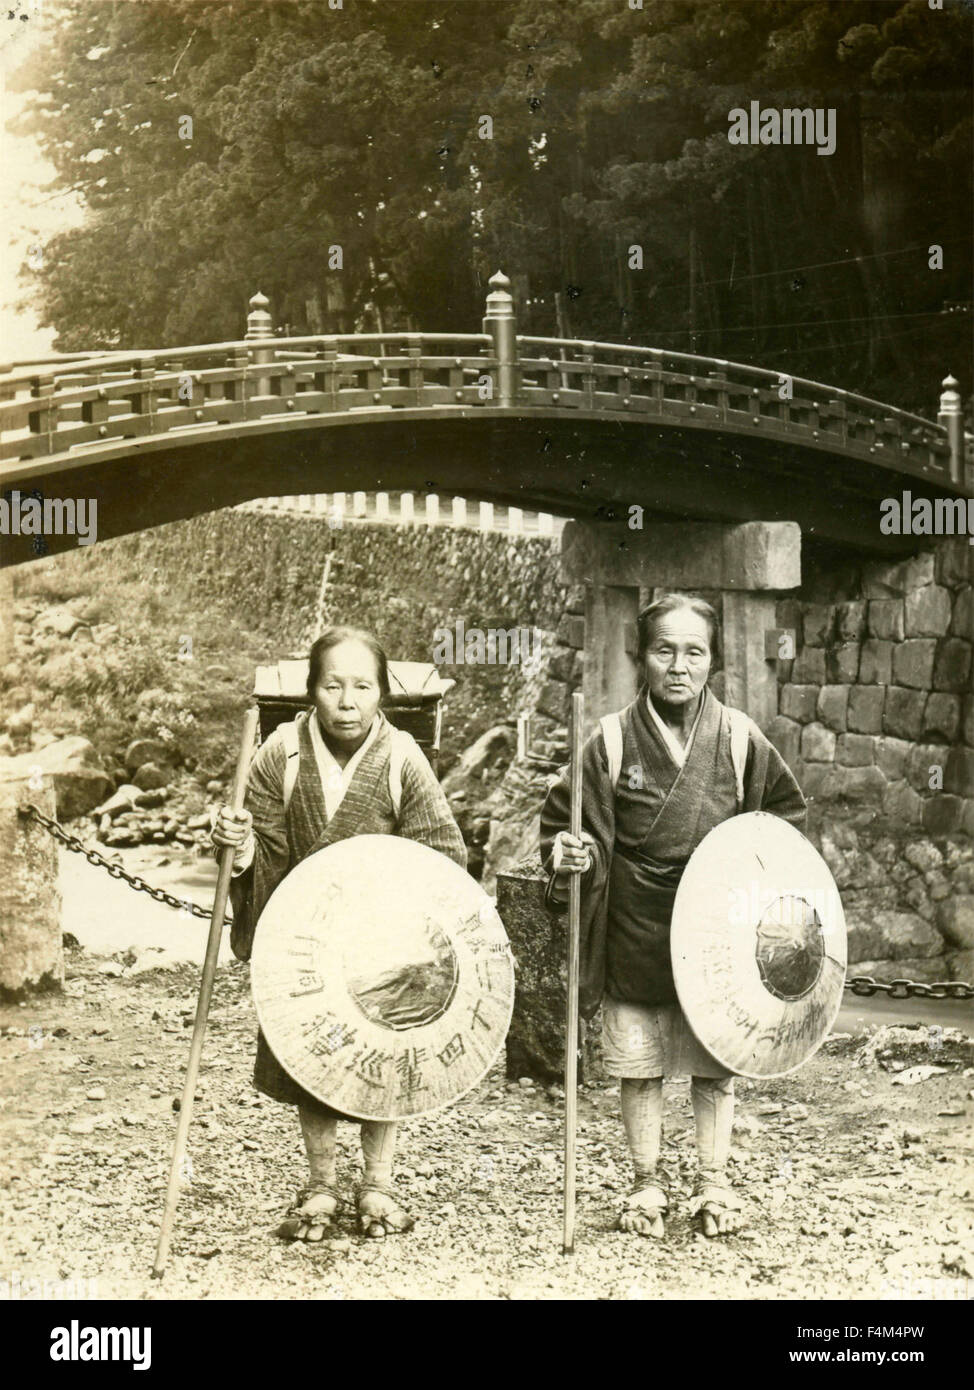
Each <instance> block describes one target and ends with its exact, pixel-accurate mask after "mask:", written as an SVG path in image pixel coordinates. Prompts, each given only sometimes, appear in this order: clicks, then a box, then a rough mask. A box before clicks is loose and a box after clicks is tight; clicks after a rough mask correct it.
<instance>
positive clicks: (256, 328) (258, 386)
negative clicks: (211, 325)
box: [244, 290, 274, 396]
mask: <svg viewBox="0 0 974 1390" xmlns="http://www.w3.org/2000/svg"><path fill="white" fill-rule="evenodd" d="M270 308H271V302H270V300H269V299H268V298H267V295H266V294H261V292H260V290H258V291H257V293H256V294H255V295H252V296H251V300H250V313H249V314H248V315H247V332H246V333H245V334H244V337H245V338H246V339H247V340H248V341H249V342H253V341H254V340H255V339H262V338H271V337H273V335H274V320H273V319H272V318H271V314H270ZM250 355H251V357H252V358H253V360H254V362H255V363H259V362H273V360H274V349H273V348H254V349H253V350H252V352H251V354H250ZM270 394H271V382H270V377H266V376H259V377H257V379H256V380H255V382H254V395H255V396H269V395H270Z"/></svg>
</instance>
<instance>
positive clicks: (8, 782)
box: [0, 764, 64, 999]
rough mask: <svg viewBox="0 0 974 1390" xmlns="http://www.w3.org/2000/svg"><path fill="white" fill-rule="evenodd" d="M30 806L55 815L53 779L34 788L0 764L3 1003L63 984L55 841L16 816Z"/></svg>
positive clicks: (0, 966) (0, 995) (0, 990)
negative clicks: (25, 804)
mask: <svg viewBox="0 0 974 1390" xmlns="http://www.w3.org/2000/svg"><path fill="white" fill-rule="evenodd" d="M38 780H41V779H38ZM26 801H32V802H33V803H34V804H35V805H36V806H37V807H38V809H39V810H41V811H43V812H44V814H45V815H48V816H54V814H55V803H54V787H53V785H52V783H51V782H50V779H44V780H43V781H42V785H41V786H40V787H37V788H35V787H32V786H31V785H30V784H29V783H28V782H25V781H24V779H23V775H22V774H18V775H17V776H16V777H15V776H12V775H11V774H10V773H9V772H5V771H4V769H3V765H2V764H0V998H7V999H11V998H13V999H20V998H23V996H24V995H26V994H32V993H37V992H39V991H42V990H47V989H60V987H61V986H62V985H63V983H64V952H63V948H62V945H61V895H60V893H59V891H58V854H57V842H56V841H55V840H53V839H52V838H51V837H50V835H48V833H47V831H46V830H45V829H44V828H43V827H42V826H40V825H38V824H37V822H36V821H32V820H27V819H26V818H24V817H22V816H20V815H18V812H17V808H18V806H20V805H21V804H23V803H24V802H26Z"/></svg>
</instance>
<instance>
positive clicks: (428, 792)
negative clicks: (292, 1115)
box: [213, 628, 467, 1241]
mask: <svg viewBox="0 0 974 1390" xmlns="http://www.w3.org/2000/svg"><path fill="white" fill-rule="evenodd" d="M388 693H389V675H388V668H387V663H386V657H385V653H384V652H383V650H382V648H381V647H380V646H379V644H378V642H377V641H376V639H375V638H374V637H373V636H372V635H371V634H370V633H367V632H361V631H358V630H356V629H353V628H332V629H330V630H329V631H328V632H326V633H324V634H323V635H322V636H321V637H319V638H318V640H317V641H316V642H315V643H314V645H313V647H312V648H311V656H310V660H309V665H308V699H309V702H310V704H311V706H312V708H310V709H309V710H307V711H306V712H303V713H301V714H299V715H298V717H297V719H296V720H295V724H296V726H297V735H298V737H297V746H298V772H297V779H296V781H295V782H294V786H293V792H292V794H291V796H290V798H289V799H288V801H287V805H286V806H285V791H284V787H285V764H286V762H287V760H288V755H287V751H286V748H285V743H284V740H283V737H282V733H281V730H280V729H277V730H275V731H274V733H273V734H272V735H271V736H270V738H268V739H267V741H266V742H265V743H264V744H262V746H261V747H260V749H259V750H258V752H257V755H256V756H255V758H254V761H253V765H252V766H251V769H250V778H249V781H248V784H247V795H246V802H245V805H246V810H245V811H243V812H241V813H240V814H239V816H235V815H234V812H233V811H232V810H231V808H230V807H228V806H225V807H223V808H222V810H221V811H220V813H219V816H218V817H217V821H216V824H215V826H214V830H213V842H214V844H216V845H217V846H225V845H232V846H233V848H234V851H235V855H234V877H233V879H232V881H231V886H230V894H231V901H232V903H233V928H232V933H231V946H232V948H233V952H234V954H235V955H236V956H237V957H238V958H239V959H241V960H247V959H249V957H250V952H251V946H252V944H253V937H254V928H255V926H256V924H257V919H258V917H259V916H260V913H261V911H262V910H263V907H264V905H265V903H266V902H267V900H268V898H269V897H270V895H271V894H272V893H273V891H274V889H275V888H276V887H277V885H278V884H279V883H280V882H281V880H282V879H283V878H284V876H285V874H287V872H288V870H289V869H291V868H293V867H294V865H295V864H298V863H300V861H301V860H302V859H305V858H306V857H307V856H308V855H309V854H313V853H314V852H315V851H316V850H319V849H324V848H325V846H326V845H332V844H335V843H337V842H338V841H339V840H347V839H348V838H350V837H351V836H353V835H400V836H402V837H403V838H404V839H407V840H417V841H418V842H419V843H420V844H423V845H428V846H429V847H430V848H431V849H435V850H439V851H440V853H441V854H445V855H447V856H448V857H449V858H450V859H453V860H454V861H455V862H456V863H457V864H459V865H460V867H461V868H466V862H467V853H466V849H465V847H464V843H463V839H462V837H461V835H460V831H459V829H458V828H457V824H456V821H455V820H454V819H453V815H452V813H451V811H450V807H449V804H448V802H447V799H446V797H445V795H444V794H443V790H442V788H441V787H440V785H439V783H438V782H437V780H436V777H435V776H434V774H433V771H432V769H431V768H430V766H429V763H428V762H427V761H426V758H425V756H424V755H423V753H422V751H421V750H420V748H419V747H418V745H416V744H413V746H412V750H411V751H410V753H409V754H408V756H406V757H405V758H404V759H403V763H402V778H401V781H402V788H401V797H400V805H399V814H398V817H397V815H396V810H395V807H394V804H393V800H392V792H391V790H390V785H389V783H390V776H389V767H390V760H391V757H392V739H391V734H390V726H389V723H388V721H387V720H386V718H385V717H384V715H383V714H382V713H381V712H380V710H379V703H380V701H381V699H382V697H383V696H385V695H388ZM254 1084H255V1086H256V1087H257V1089H258V1090H259V1091H262V1092H263V1093H264V1095H267V1096H270V1097H271V1098H272V1099H273V1100H277V1101H282V1102H284V1103H285V1104H290V1105H296V1106H297V1107H298V1115H299V1118H300V1121H301V1130H302V1133H303V1135H304V1143H305V1148H306V1150H307V1155H308V1165H309V1168H310V1182H309V1184H308V1186H307V1187H306V1188H305V1189H303V1190H302V1191H301V1192H300V1193H299V1194H298V1205H297V1206H296V1207H295V1208H293V1209H292V1212H291V1217H290V1219H289V1220H288V1221H286V1222H285V1223H284V1225H283V1226H282V1227H281V1231H280V1234H282V1235H285V1236H290V1237H292V1238H294V1239H298V1240H310V1241H318V1240H321V1239H322V1237H323V1235H324V1233H325V1231H326V1230H327V1229H328V1228H329V1227H330V1226H331V1224H332V1222H333V1219H334V1217H335V1213H336V1211H337V1209H338V1206H339V1204H340V1201H341V1196H340V1193H339V1191H338V1188H337V1186H336V1157H337V1156H336V1152H335V1144H336V1130H337V1124H338V1120H339V1119H350V1118H351V1117H350V1116H347V1115H343V1114H342V1113H341V1112H340V1111H336V1110H333V1109H331V1108H330V1107H329V1106H327V1105H324V1104H322V1102H320V1101H319V1100H317V1099H316V1098H315V1097H314V1096H312V1095H310V1094H309V1093H308V1092H307V1091H305V1090H304V1089H303V1088H302V1087H301V1086H299V1085H298V1084H297V1082H296V1081H294V1080H293V1079H292V1078H291V1077H290V1076H289V1075H288V1074H287V1072H285V1071H284V1069H283V1067H282V1066H281V1065H280V1063H279V1062H278V1060H277V1058H276V1057H275V1056H274V1054H273V1053H272V1052H271V1050H270V1048H269V1047H268V1045H267V1041H266V1039H265V1038H264V1035H263V1033H260V1034H259V1035H258V1039H257V1060H256V1063H255V1066H254ZM356 1123H361V1127H362V1157H363V1161H364V1167H365V1174H364V1178H363V1181H362V1185H361V1187H360V1189H359V1192H358V1213H359V1218H360V1225H361V1229H362V1230H363V1231H364V1232H365V1233H366V1234H367V1235H370V1236H384V1235H387V1234H391V1233H392V1232H395V1231H405V1230H408V1229H409V1228H410V1227H411V1226H412V1224H413V1221H412V1218H411V1217H410V1216H409V1215H408V1214H407V1213H406V1212H405V1211H404V1210H403V1209H402V1207H401V1205H400V1203H399V1201H398V1199H397V1195H396V1193H395V1190H394V1189H393V1186H392V1164H393V1157H394V1155H395V1149H396V1124H395V1122H392V1121H390V1122H385V1121H379V1120H362V1121H356Z"/></svg>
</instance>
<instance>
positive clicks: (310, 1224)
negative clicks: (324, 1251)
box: [275, 1183, 342, 1244]
mask: <svg viewBox="0 0 974 1390" xmlns="http://www.w3.org/2000/svg"><path fill="white" fill-rule="evenodd" d="M341 1203H342V1199H341V1197H340V1196H339V1194H338V1193H337V1192H336V1191H335V1189H334V1188H333V1187H331V1186H329V1185H328V1184H327V1183H312V1184H311V1185H310V1186H309V1187H304V1188H302V1189H301V1191H300V1192H299V1193H298V1195H297V1200H296V1202H295V1205H294V1206H293V1207H291V1208H290V1209H289V1211H288V1214H287V1217H286V1218H285V1219H284V1221H282V1222H281V1224H280V1226H278V1228H277V1231H276V1232H275V1234H276V1235H278V1236H280V1237H281V1238H282V1239H283V1240H305V1241H308V1242H309V1244H316V1243H317V1242H318V1241H319V1240H322V1239H323V1238H324V1236H325V1234H326V1232H328V1231H330V1230H331V1229H332V1228H333V1226H334V1223H335V1216H336V1214H337V1212H338V1208H339V1207H340V1206H341Z"/></svg>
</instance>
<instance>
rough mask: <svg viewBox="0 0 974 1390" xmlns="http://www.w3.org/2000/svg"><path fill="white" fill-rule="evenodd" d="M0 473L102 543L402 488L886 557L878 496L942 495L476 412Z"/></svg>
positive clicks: (234, 434)
mask: <svg viewBox="0 0 974 1390" xmlns="http://www.w3.org/2000/svg"><path fill="white" fill-rule="evenodd" d="M4 474H5V478H4V491H5V493H9V490H10V489H12V488H18V489H19V490H20V491H21V492H22V493H26V492H30V491H31V490H32V489H35V488H37V489H40V491H41V492H42V494H43V495H44V496H45V497H48V498H67V497H74V498H96V499H97V501H98V532H97V534H98V539H99V540H102V539H108V538H110V537H113V536H122V535H126V534H129V533H131V532H134V531H141V530H145V529H147V528H149V527H152V526H158V525H161V524H163V523H165V522H169V521H175V520H179V519H182V518H185V517H190V516H195V515H198V514H200V513H203V512H209V511H214V510H216V509H218V508H220V507H226V506H232V505H235V504H236V503H239V502H245V501H249V500H250V499H252V498H255V497H266V496H284V495H292V494H299V493H309V492H336V491H356V490H362V491H368V492H371V491H377V490H384V491H396V490H410V491H413V492H416V493H423V492H438V493H441V494H445V495H450V494H456V495H459V496H464V497H467V498H470V499H472V500H477V499H480V500H485V501H495V502H501V503H507V504H509V505H512V506H518V507H523V508H525V509H532V510H539V511H548V512H553V513H555V514H557V515H565V516H574V517H578V518H580V519H588V518H604V519H612V518H615V519H617V520H621V521H623V522H624V521H625V519H626V518H627V517H628V514H629V508H630V507H631V506H633V505H638V506H641V507H643V508H644V509H645V511H646V513H647V514H656V515H661V516H668V517H673V518H680V517H685V518H692V519H694V520H714V521H752V520H761V521H796V522H798V523H799V525H800V526H801V528H802V531H803V533H804V534H806V535H813V536H816V537H819V538H821V539H823V540H828V541H831V542H834V543H839V544H842V545H849V546H854V547H855V548H856V549H858V550H867V551H874V552H876V553H878V554H884V553H885V554H891V555H892V554H895V553H897V552H904V551H908V550H910V549H912V548H915V546H916V544H917V542H916V541H915V540H911V538H910V537H895V536H884V535H882V534H881V533H880V530H879V516H880V514H879V502H880V500H881V499H882V498H883V497H890V496H895V497H899V496H900V495H901V493H902V491H903V489H904V488H908V489H909V490H910V491H911V492H912V494H913V495H914V496H915V497H921V496H928V497H934V496H937V495H940V496H943V495H944V492H945V489H944V488H943V486H942V485H941V486H939V487H938V486H937V485H936V484H935V483H934V482H933V481H932V480H931V481H930V482H924V481H923V480H921V479H919V478H910V477H907V476H904V475H903V474H901V473H897V472H895V471H893V470H892V469H891V468H890V467H888V466H887V467H883V466H880V465H878V464H873V463H871V462H865V461H862V462H857V463H855V464H854V465H852V466H850V461H849V459H848V458H844V457H841V456H838V455H835V454H830V453H829V451H828V450H827V449H824V448H823V449H815V448H810V447H808V446H807V445H801V444H791V443H788V442H783V441H781V440H780V439H778V440H771V439H761V438H755V437H754V436H753V434H744V433H741V434H737V433H734V432H733V431H730V430H727V431H715V430H714V429H712V428H709V429H704V428H694V427H693V426H692V425H687V426H679V427H666V426H661V427H653V426H649V425H647V424H646V423H645V422H638V421H635V420H634V421H632V422H630V421H628V420H606V419H605V416H604V414H603V415H594V414H593V415H592V416H586V415H584V414H583V413H581V412H579V413H578V414H577V415H572V416H571V417H569V418H567V419H566V418H565V414H564V412H561V413H559V414H555V413H552V414H551V415H546V414H545V412H543V411H540V410H535V411H518V410H501V409H493V410H491V409H487V410H485V409H483V408H480V409H475V410H458V411H457V412H456V414H455V415H450V416H447V417H444V416H443V415H439V416H437V417H435V418H430V416H429V414H428V413H426V412H423V411H416V412H411V411H409V410H397V411H395V412H390V411H382V412H375V413H374V414H373V413H372V412H368V411H363V412H361V413H352V414H349V413H345V414H343V415H341V416H336V417H334V420H333V421H331V420H327V419H324V418H323V417H321V416H318V417H308V418H306V419H296V418H294V417H293V416H292V417H290V418H287V419H284V420H281V419H280V418H276V419H270V420H268V419H263V420H259V421H254V422H252V423H248V424H245V425H242V426H240V427H238V428H237V429H235V430H228V429H227V428H226V427H223V428H213V429H211V430H207V429H200V430H196V431H193V432H191V433H189V432H187V433H186V434H183V435H176V434H173V433H169V434H165V435H161V436H158V437H151V436H150V437H148V438H143V439H140V440H138V441H134V440H119V441H117V442H115V443H113V444H111V445H107V446H101V447H100V448H99V449H98V450H97V452H93V453H91V454H87V455H86V453H85V452H83V451H77V452H74V453H72V454H70V455H64V454H62V455H59V456H54V457H52V458H49V459H45V460H44V462H43V463H40V462H37V461H32V460H23V461H22V462H20V463H14V464H8V465H7V466H6V467H5V469H4ZM45 541H46V543H47V549H48V552H49V553H50V552H55V551H58V550H65V549H73V548H75V546H76V545H77V540H76V538H75V537H73V536H45ZM36 558H37V554H36V551H35V550H34V549H33V547H32V539H31V537H29V536H9V537H4V538H3V541H2V545H0V562H2V564H3V565H12V564H19V563H22V562H25V561H29V560H33V559H36Z"/></svg>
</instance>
